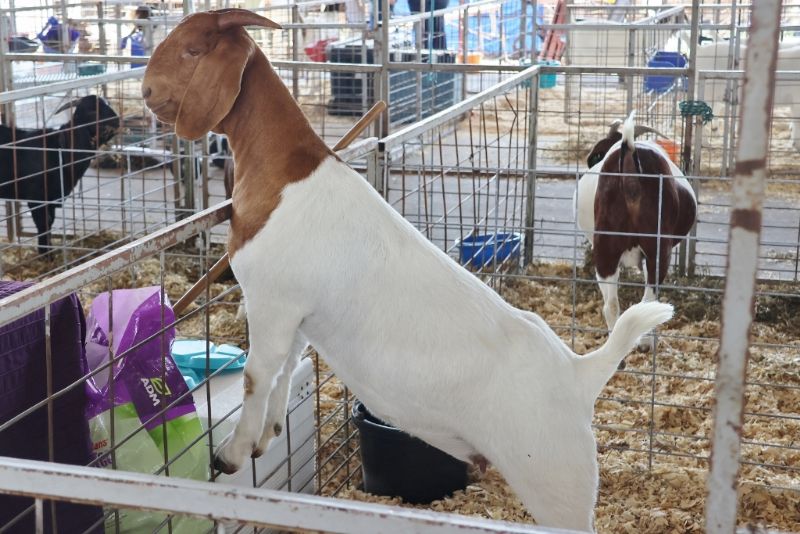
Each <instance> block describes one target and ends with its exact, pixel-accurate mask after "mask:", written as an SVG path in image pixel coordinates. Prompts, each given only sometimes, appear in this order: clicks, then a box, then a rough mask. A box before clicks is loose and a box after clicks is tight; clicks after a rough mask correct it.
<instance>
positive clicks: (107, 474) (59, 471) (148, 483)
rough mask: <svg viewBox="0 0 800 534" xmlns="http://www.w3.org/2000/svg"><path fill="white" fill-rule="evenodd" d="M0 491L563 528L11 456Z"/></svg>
mask: <svg viewBox="0 0 800 534" xmlns="http://www.w3.org/2000/svg"><path fill="white" fill-rule="evenodd" d="M0 475H2V476H0V490H2V491H3V492H5V493H11V494H13V495H22V496H28V497H33V498H36V499H50V498H57V499H59V500H64V501H69V502H80V503H84V504H100V505H106V506H112V507H120V508H122V507H124V508H134V509H137V510H151V511H160V512H167V513H174V514H186V515H192V516H195V517H202V518H208V519H211V520H214V521H235V522H238V523H244V524H248V525H252V526H259V527H288V528H292V529H305V530H313V531H322V532H342V533H348V534H349V533H353V534H356V533H364V534H367V533H369V534H372V533H374V532H375V528H376V525H380V529H381V532H386V533H392V532H396V533H398V534H399V533H403V534H405V533H407V532H421V531H424V532H431V533H439V532H441V533H456V532H474V533H481V532H483V533H490V532H498V533H499V532H506V533H519V534H548V533H553V534H557V533H565V534H566V532H567V531H564V530H554V529H545V528H543V527H537V526H534V525H521V524H515V523H508V522H501V521H490V520H486V519H478V518H472V517H466V516H460V515H455V514H444V513H436V512H429V511H423V510H412V509H408V508H400V507H396V506H384V505H376V504H370V503H360V502H355V501H346V500H341V499H333V498H329V497H315V496H309V495H300V494H294V493H287V492H280V491H273V490H265V489H245V488H241V487H236V486H229V485H225V484H213V483H208V482H205V483H203V482H197V481H192V480H182V479H176V478H166V477H157V476H153V475H144V474H138V473H127V472H122V471H116V472H112V471H108V470H105V469H95V468H89V467H76V466H68V465H64V464H52V463H47V462H37V461H31V460H18V459H14V458H0Z"/></svg>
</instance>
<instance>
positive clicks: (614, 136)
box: [586, 120, 667, 169]
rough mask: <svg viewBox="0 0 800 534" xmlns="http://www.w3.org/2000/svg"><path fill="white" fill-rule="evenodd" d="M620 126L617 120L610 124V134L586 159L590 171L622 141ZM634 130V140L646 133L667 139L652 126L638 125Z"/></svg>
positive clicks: (595, 146)
mask: <svg viewBox="0 0 800 534" xmlns="http://www.w3.org/2000/svg"><path fill="white" fill-rule="evenodd" d="M620 126H622V121H621V120H615V121H614V122H612V123H611V124H609V128H608V133H607V134H606V136H605V137H604V138H603V139H601V140H599V141H598V142H597V143H595V144H594V146H593V147H592V150H591V151H590V152H589V155H588V156H587V157H586V163H588V164H589V168H590V169H591V168H592V167H594V166H595V165H597V164H598V163H600V162H601V161H603V158H605V157H606V154H607V153H608V151H609V150H611V147H612V146H614V144H615V143H616V142H617V141H619V140H620V139H622V133H621V132H620V131H619V127H620ZM633 128H634V129H633V137H634V138H636V137H639V136H640V135H642V134H646V133H654V134H656V135H660V136H661V137H664V138H666V137H667V136H666V135H664V134H662V133H661V132H659V131H658V130H656V129H655V128H651V127H650V126H645V125H643V124H637V125H636V126H634V127H633Z"/></svg>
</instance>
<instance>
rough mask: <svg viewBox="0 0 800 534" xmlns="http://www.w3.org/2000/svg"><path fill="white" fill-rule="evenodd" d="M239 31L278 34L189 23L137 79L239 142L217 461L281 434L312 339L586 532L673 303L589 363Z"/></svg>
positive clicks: (204, 126) (197, 130) (389, 408)
mask: <svg viewBox="0 0 800 534" xmlns="http://www.w3.org/2000/svg"><path fill="white" fill-rule="evenodd" d="M244 25H257V26H263V27H276V25H275V24H274V23H272V22H270V21H269V20H267V19H265V18H263V17H260V16H258V15H255V14H253V13H250V12H248V11H244V10H239V9H230V10H222V11H216V12H207V13H196V14H194V15H190V16H188V17H187V18H185V19H184V20H183V21H182V22H181V23H180V24H179V25H178V26H176V27H175V29H174V30H173V31H172V33H170V34H169V36H168V37H167V38H166V39H165V40H164V41H163V42H162V43H161V44H160V45H159V46H158V48H157V49H156V50H155V52H154V53H153V56H152V58H151V59H150V62H149V63H148V65H147V71H146V73H145V77H144V81H143V85H142V92H143V95H144V97H145V101H146V103H147V106H148V107H149V108H150V109H151V110H152V111H153V112H155V113H156V114H157V116H158V117H159V118H160V119H161V120H163V121H165V122H169V123H174V124H175V130H176V132H177V134H178V135H180V136H181V137H185V138H189V139H197V138H198V137H200V136H202V135H204V134H205V133H206V132H208V131H209V130H211V129H213V130H214V131H215V132H218V133H224V134H226V135H227V136H228V141H229V143H230V146H231V148H232V149H233V156H234V161H235V176H234V188H233V215H232V218H231V226H230V234H229V239H228V252H229V254H230V258H231V266H232V267H233V270H234V272H235V274H236V278H237V279H238V280H239V282H240V284H241V286H242V291H243V292H244V296H245V306H246V309H247V318H248V322H249V326H250V328H249V335H250V352H249V355H248V358H247V364H246V366H245V374H244V384H245V392H244V402H243V404H242V412H241V417H240V419H239V422H238V424H237V425H236V429H235V430H234V432H233V433H231V435H229V436H228V437H227V438H226V439H225V440H224V441H223V443H222V444H221V445H220V447H219V449H218V450H217V453H216V459H215V465H216V466H217V467H218V468H219V469H221V470H222V471H224V472H233V471H235V470H237V469H239V468H240V467H241V466H242V464H243V463H244V462H246V461H248V458H249V457H250V456H251V455H252V456H258V455H260V454H262V453H263V452H264V451H265V450H266V447H267V444H268V443H269V440H270V439H271V438H272V437H273V436H275V435H276V434H278V433H279V432H280V431H281V423H282V422H283V421H284V418H285V416H286V404H287V396H288V393H287V392H288V385H289V378H290V377H291V374H292V371H293V369H294V367H295V366H296V365H297V362H298V360H299V357H300V354H301V351H302V350H303V349H304V348H305V346H306V344H307V343H308V342H310V343H311V344H313V346H314V347H315V348H316V349H317V351H319V353H320V354H321V355H322V357H323V358H324V359H325V360H326V361H327V363H328V364H330V366H331V367H332V368H333V370H334V371H335V372H336V374H337V376H339V378H341V379H342V381H343V382H345V383H346V384H347V385H348V386H349V387H350V388H351V389H352V390H353V391H354V392H355V393H356V395H357V396H358V397H359V398H360V399H361V400H362V401H363V402H364V404H365V405H367V406H368V407H369V409H370V411H371V412H372V413H373V414H374V415H376V416H377V417H379V418H381V419H383V420H384V421H387V422H388V423H391V424H393V425H395V426H397V427H399V428H401V429H403V430H405V431H407V432H408V433H410V434H412V435H415V436H417V437H419V438H421V439H423V440H425V441H427V442H428V443H430V444H431V445H433V446H435V447H438V448H439V449H442V450H444V451H445V452H447V453H449V454H451V455H452V456H455V457H456V458H459V459H461V460H466V461H469V460H472V461H475V462H476V463H479V464H481V463H483V462H485V461H486V460H488V461H489V462H491V463H492V464H494V465H495V466H496V467H497V468H498V470H499V471H500V472H501V473H502V474H503V476H505V478H506V480H508V482H509V484H510V485H511V486H512V487H513V488H514V490H515V491H516V493H517V495H518V496H519V497H520V499H521V500H522V502H523V503H524V504H525V505H526V506H527V508H528V509H529V510H530V512H531V513H532V514H533V516H534V517H535V518H536V520H537V521H538V522H539V523H540V524H543V525H549V526H556V527H563V528H573V529H579V530H591V529H592V515H593V507H594V502H595V495H596V490H597V482H598V469H597V458H596V455H597V449H596V443H595V439H594V435H593V434H592V428H591V423H592V415H593V412H594V402H595V400H596V399H597V396H598V395H599V394H600V391H601V389H602V388H603V386H604V385H605V383H606V382H607V381H608V379H609V378H610V377H611V376H612V375H613V374H614V372H615V370H616V367H617V365H618V364H619V362H620V360H621V359H622V358H623V357H624V356H625V355H626V354H627V353H628V352H629V351H630V350H631V349H632V348H633V347H634V345H635V344H636V341H637V340H638V338H639V337H640V336H641V335H642V334H643V333H645V332H647V331H649V330H650V329H651V328H654V327H655V326H657V325H658V324H660V323H663V322H664V321H666V320H667V319H669V318H670V316H671V315H672V307H671V306H669V305H668V304H662V303H657V302H649V303H644V304H638V305H636V306H634V307H632V308H631V309H629V310H628V311H626V312H625V313H624V314H623V315H622V317H620V319H619V321H618V323H617V327H616V328H615V329H614V331H613V332H612V333H611V334H610V336H609V338H608V341H607V342H606V343H605V344H604V345H603V346H602V347H600V348H599V349H598V350H596V351H594V352H592V353H591V354H588V355H586V356H584V357H579V356H578V355H577V354H575V353H574V352H572V351H571V350H570V349H569V347H567V345H566V344H564V342H563V341H562V340H561V339H560V338H559V337H558V336H557V335H556V334H555V333H554V332H553V330H551V329H550V327H548V325H547V324H546V323H545V322H544V320H543V319H542V318H541V317H539V316H538V315H536V314H535V313H532V312H528V311H523V310H518V309H516V308H514V307H512V306H510V305H509V304H507V303H506V302H505V301H504V300H503V299H501V298H500V296H499V295H498V294H497V293H495V292H494V291H493V290H492V289H491V288H489V287H488V286H487V285H485V284H484V283H482V282H481V281H480V280H479V279H478V278H477V277H475V276H473V275H472V274H470V273H469V272H468V271H466V270H465V269H464V268H462V267H461V266H459V265H458V264H457V263H456V262H454V261H453V260H452V259H451V258H450V257H449V256H447V254H445V253H444V252H442V251H441V250H440V249H438V248H437V247H436V246H434V245H433V244H432V243H431V242H429V241H428V240H426V239H425V238H424V236H422V234H420V233H419V232H418V231H417V230H416V229H415V228H414V227H413V226H412V225H411V224H410V223H409V222H408V221H406V220H405V219H404V218H403V217H402V216H400V215H399V214H398V213H397V212H396V211H394V210H393V209H392V208H391V207H390V206H389V205H388V204H387V203H386V202H385V201H384V200H383V198H381V197H380V195H379V194H378V193H377V192H376V191H375V190H374V189H373V188H372V187H371V186H370V185H369V184H368V183H367V181H366V180H364V178H363V177H362V176H360V175H359V174H358V173H356V172H355V171H354V170H353V169H351V168H350V167H349V166H348V165H347V164H345V163H343V162H342V161H341V160H339V158H337V157H336V155H335V154H333V153H332V152H331V150H330V149H329V148H328V147H327V146H326V145H325V143H324V142H323V141H322V140H321V139H320V138H319V137H318V136H317V135H316V134H315V133H314V131H313V129H312V128H311V125H310V124H309V123H308V121H307V119H306V118H305V117H304V116H303V113H302V111H301V110H300V108H299V106H298V105H297V103H296V102H295V101H294V99H293V98H292V96H291V94H290V93H289V91H288V89H287V88H286V87H285V85H284V84H283V82H282V81H281V79H280V78H279V77H278V75H277V74H276V73H275V71H274V70H273V69H272V67H271V65H270V64H269V61H267V58H266V57H265V56H264V54H263V52H262V51H261V50H260V49H259V48H258V47H257V46H256V44H255V42H254V41H253V40H252V39H251V38H250V36H249V35H248V34H247V32H246V31H245V30H244V28H243V26H244ZM376 529H379V526H378V525H376Z"/></svg>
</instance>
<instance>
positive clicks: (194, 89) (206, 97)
mask: <svg viewBox="0 0 800 534" xmlns="http://www.w3.org/2000/svg"><path fill="white" fill-rule="evenodd" d="M238 31H240V32H242V33H244V31H243V30H238ZM234 33H235V32H234V31H230V32H226V34H224V35H221V36H220V39H219V41H218V42H217V46H216V47H214V49H213V50H212V51H211V52H209V53H208V54H206V55H205V56H203V58H202V59H200V62H199V63H198V65H197V68H196V69H195V71H194V74H193V75H192V79H191V80H190V81H189V86H188V87H187V88H186V92H185V93H184V95H183V99H182V100H181V104H180V109H179V110H178V116H177V118H176V120H175V132H176V133H177V134H178V135H179V136H180V137H183V138H184V139H190V140H194V139H199V138H200V137H202V136H203V135H205V134H206V133H208V132H209V131H210V130H211V129H212V128H213V127H214V126H216V125H217V124H219V123H220V121H222V119H224V118H225V116H226V115H227V114H228V113H229V112H230V110H231V108H232V107H233V103H234V102H235V101H236V97H237V96H239V91H240V90H241V86H242V74H243V73H244V69H245V67H246V66H247V62H248V61H249V60H250V57H251V56H252V55H253V50H254V43H253V41H252V40H251V39H245V38H240V37H238V36H234V35H232V34H234Z"/></svg>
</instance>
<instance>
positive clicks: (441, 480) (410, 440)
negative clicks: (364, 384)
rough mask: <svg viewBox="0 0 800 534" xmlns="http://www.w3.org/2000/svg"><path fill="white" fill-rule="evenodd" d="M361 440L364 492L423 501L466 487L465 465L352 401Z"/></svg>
mask: <svg viewBox="0 0 800 534" xmlns="http://www.w3.org/2000/svg"><path fill="white" fill-rule="evenodd" d="M352 416H353V421H354V422H355V424H356V427H358V431H359V436H360V437H359V439H360V443H361V465H362V471H363V475H364V488H363V489H364V491H366V492H367V493H372V494H374V495H387V496H390V497H401V498H402V499H403V501H405V502H407V503H412V504H423V503H429V502H431V501H435V500H436V499H441V498H443V497H447V496H448V495H452V493H453V492H454V491H457V490H460V489H464V488H465V487H466V486H467V467H468V465H467V464H466V463H465V462H462V461H461V460H456V459H455V458H453V457H452V456H450V455H449V454H447V453H445V452H442V451H441V450H439V449H437V448H436V447H432V446H430V445H428V444H427V443H425V442H424V441H422V440H420V439H417V438H415V437H412V436H410V435H408V434H406V433H405V432H403V431H401V430H398V429H396V428H395V427H393V426H389V425H387V424H386V423H384V422H383V421H381V420H380V419H377V418H376V417H375V416H373V415H372V414H371V413H369V411H367V409H366V408H365V407H364V405H363V404H361V402H359V401H356V402H355V403H354V404H353V412H352Z"/></svg>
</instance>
